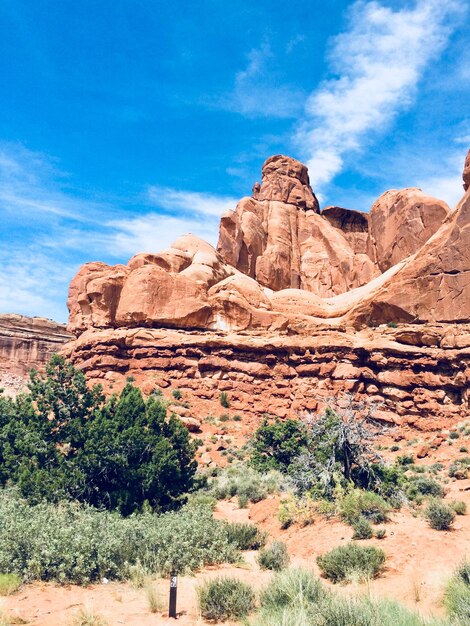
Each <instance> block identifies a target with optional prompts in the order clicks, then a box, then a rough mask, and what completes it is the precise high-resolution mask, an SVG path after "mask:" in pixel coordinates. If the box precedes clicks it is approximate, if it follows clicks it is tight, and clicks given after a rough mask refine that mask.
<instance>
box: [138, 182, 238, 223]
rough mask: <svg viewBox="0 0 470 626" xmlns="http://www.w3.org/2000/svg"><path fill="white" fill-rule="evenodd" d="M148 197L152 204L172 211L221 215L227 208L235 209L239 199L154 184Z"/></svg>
mask: <svg viewBox="0 0 470 626" xmlns="http://www.w3.org/2000/svg"><path fill="white" fill-rule="evenodd" d="M148 197H149V199H150V201H151V203H152V204H154V205H156V206H159V207H161V208H162V209H168V210H170V211H183V212H185V213H188V214H193V213H194V212H196V213H201V214H202V215H213V216H214V217H220V216H221V215H222V213H223V212H224V211H226V210H227V209H234V208H235V206H236V204H237V199H236V198H232V197H230V196H217V195H215V194H210V193H203V192H199V191H185V190H181V189H174V188H172V187H159V186H157V185H153V186H151V187H150V188H149V190H148Z"/></svg>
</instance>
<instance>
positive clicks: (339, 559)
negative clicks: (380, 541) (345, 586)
mask: <svg viewBox="0 0 470 626" xmlns="http://www.w3.org/2000/svg"><path fill="white" fill-rule="evenodd" d="M385 558H386V557H385V553H384V551H383V550H380V549H379V548H375V547H374V546H360V545H357V544H355V543H348V544H347V545H345V546H339V547H338V548H334V549H333V550H331V551H330V552H327V553H326V554H323V555H321V556H319V557H317V564H318V567H319V568H320V569H321V571H322V573H323V575H324V576H325V577H326V578H329V579H330V580H331V581H333V582H334V583H336V582H341V581H350V580H353V579H355V578H358V579H359V580H364V579H367V578H375V577H376V576H378V575H379V574H380V572H381V571H382V569H383V566H384V563H385Z"/></svg>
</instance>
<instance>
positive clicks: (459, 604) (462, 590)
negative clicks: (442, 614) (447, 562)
mask: <svg viewBox="0 0 470 626" xmlns="http://www.w3.org/2000/svg"><path fill="white" fill-rule="evenodd" d="M444 604H445V606H446V609H447V612H448V614H449V616H450V617H451V618H452V619H453V620H455V622H456V623H457V624H462V625H463V624H470V563H468V562H464V563H462V564H461V565H460V566H459V567H458V568H457V570H456V572H455V573H454V575H453V576H452V578H451V579H450V581H449V582H448V584H447V586H446V589H445V593H444Z"/></svg>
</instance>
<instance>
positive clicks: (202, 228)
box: [104, 185, 237, 255]
mask: <svg viewBox="0 0 470 626" xmlns="http://www.w3.org/2000/svg"><path fill="white" fill-rule="evenodd" d="M148 198H149V200H150V203H151V204H153V205H155V206H156V207H158V208H161V209H165V210H167V211H170V212H171V214H170V215H167V214H162V213H155V212H149V213H147V214H145V215H136V216H132V217H125V218H123V219H118V220H111V221H109V222H107V223H106V228H107V230H108V232H107V233H106V234H105V236H104V241H105V245H106V247H107V248H108V249H109V250H113V251H114V253H115V254H116V253H118V254H122V255H133V254H135V253H136V252H143V251H146V252H158V251H160V250H163V249H164V248H167V247H169V246H170V245H171V244H172V243H173V241H175V239H177V238H178V237H180V236H181V235H184V234H186V233H192V234H193V235H197V236H198V237H201V238H202V239H205V240H206V241H209V243H212V244H213V245H215V244H216V242H217V235H218V228H219V220H220V217H221V215H222V213H224V212H225V211H226V210H227V209H235V207H236V204H237V200H236V198H232V197H230V196H218V195H215V194H209V193H202V192H199V191H186V190H181V189H174V188H171V187H160V186H157V185H153V186H151V187H150V188H149V190H148Z"/></svg>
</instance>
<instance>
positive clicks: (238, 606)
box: [197, 576, 255, 622]
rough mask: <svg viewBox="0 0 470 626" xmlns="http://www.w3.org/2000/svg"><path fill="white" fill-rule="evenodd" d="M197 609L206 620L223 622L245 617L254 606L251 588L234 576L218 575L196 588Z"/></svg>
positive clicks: (253, 595)
mask: <svg viewBox="0 0 470 626" xmlns="http://www.w3.org/2000/svg"><path fill="white" fill-rule="evenodd" d="M197 594H198V603H199V611H200V613H201V616H202V617H203V618H204V619H206V620H212V621H214V622H224V621H226V620H229V619H237V620H238V619H242V618H244V617H246V616H247V615H248V614H249V613H250V612H251V611H252V610H253V609H254V606H255V594H254V592H253V590H252V588H251V587H250V586H249V585H247V584H246V583H244V582H242V581H240V580H237V579H236V578H228V577H222V576H221V577H219V578H215V579H213V580H208V581H206V582H204V583H203V584H202V585H201V586H200V587H199V588H198V590H197Z"/></svg>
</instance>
